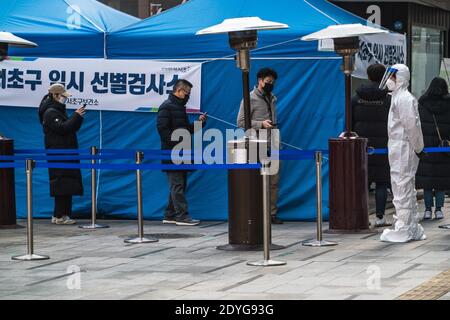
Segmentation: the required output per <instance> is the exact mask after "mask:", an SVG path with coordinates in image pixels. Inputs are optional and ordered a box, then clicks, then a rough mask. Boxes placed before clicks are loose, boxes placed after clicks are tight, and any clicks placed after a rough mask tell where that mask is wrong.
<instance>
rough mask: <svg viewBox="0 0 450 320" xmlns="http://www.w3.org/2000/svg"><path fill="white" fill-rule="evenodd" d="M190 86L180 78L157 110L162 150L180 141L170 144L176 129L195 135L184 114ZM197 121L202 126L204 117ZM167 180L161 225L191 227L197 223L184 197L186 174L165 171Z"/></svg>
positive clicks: (182, 171) (177, 171)
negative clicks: (165, 202)
mask: <svg viewBox="0 0 450 320" xmlns="http://www.w3.org/2000/svg"><path fill="white" fill-rule="evenodd" d="M191 89H192V84H191V83H190V82H189V81H187V80H183V79H180V80H178V81H177V82H176V83H175V85H174V87H173V93H171V94H170V95H169V98H168V99H167V100H166V101H164V102H163V104H162V105H161V106H160V107H159V110H158V120H157V124H156V125H157V128H158V132H159V135H160V137H161V149H162V150H172V149H173V148H174V147H175V146H176V145H177V144H178V143H179V142H178V141H172V133H173V132H174V131H175V130H177V129H186V130H188V131H189V132H190V133H191V134H192V133H194V124H192V123H189V118H188V115H187V113H186V103H187V102H188V100H189V97H190V94H191ZM199 121H201V122H202V126H204V125H205V121H206V115H203V114H202V115H200V117H199ZM163 163H166V164H167V163H172V162H171V161H170V160H163ZM166 174H167V178H168V181H169V190H170V192H169V200H168V205H167V208H166V211H165V213H164V219H163V223H171V224H176V225H182V226H186V225H187V226H193V225H197V224H199V223H200V221H199V220H194V219H192V218H191V217H190V215H189V212H188V203H187V200H186V196H185V191H186V184H187V171H185V170H167V171H166Z"/></svg>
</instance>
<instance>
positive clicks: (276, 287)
mask: <svg viewBox="0 0 450 320" xmlns="http://www.w3.org/2000/svg"><path fill="white" fill-rule="evenodd" d="M448 200H449V199H447V201H448ZM449 204H450V203H449V202H447V204H446V205H447V206H449ZM80 222H82V221H80ZM102 222H103V221H102ZM20 223H21V224H23V225H24V224H25V221H20ZM445 223H447V224H448V223H450V218H449V210H446V219H445V220H444V221H429V222H424V223H423V226H424V227H425V229H426V233H427V235H428V240H425V241H420V242H411V243H407V244H389V243H382V242H380V241H379V240H378V236H379V235H371V234H364V235H327V234H325V235H324V236H325V238H326V239H329V240H334V241H337V242H338V243H339V245H338V246H335V247H326V248H309V247H304V246H302V245H301V242H302V241H303V240H306V239H310V238H313V237H314V235H315V224H314V223H306V222H305V223H302V222H288V223H286V224H284V225H276V226H274V228H273V239H274V240H273V242H274V243H276V244H281V245H286V246H287V248H286V249H283V250H280V251H272V258H274V259H278V260H284V261H286V262H287V265H286V266H282V267H272V268H262V267H251V266H247V265H246V262H247V261H249V260H259V259H261V258H262V253H261V252H240V253H239V252H224V251H219V250H216V249H215V247H216V246H217V245H221V244H225V243H227V239H228V235H227V224H226V223H224V222H223V223H220V222H204V223H203V224H202V225H201V226H199V227H177V226H166V225H164V226H163V225H162V224H161V223H160V222H156V221H152V222H146V224H145V231H146V233H150V234H162V235H163V236H164V237H163V238H161V240H160V241H159V242H158V243H149V244H141V245H128V244H125V243H124V242H123V240H124V237H125V236H126V235H132V234H134V233H135V232H136V229H137V228H136V223H135V222H134V221H107V224H109V225H110V226H111V228H110V229H103V230H96V231H87V230H82V229H79V228H77V227H73V226H54V225H51V224H50V223H49V221H47V220H45V221H44V220H36V221H35V235H36V236H35V247H36V248H35V252H36V253H39V254H47V255H50V257H51V259H50V260H46V261H40V262H34V261H33V262H20V261H12V260H11V256H13V255H18V254H23V253H25V252H26V246H25V239H26V231H25V229H20V230H0V299H54V298H55V297H58V298H61V299H395V298H397V297H399V296H400V295H402V294H405V293H407V292H409V291H410V290H412V289H414V288H416V287H418V286H419V285H421V284H423V283H424V282H427V281H428V280H430V279H431V278H433V277H435V276H438V275H440V274H441V273H442V272H444V271H447V270H449V269H450V231H449V230H444V229H439V228H438V226H439V225H441V224H445ZM324 229H327V224H325V225H324ZM176 234H183V235H193V236H195V237H191V238H183V239H170V237H173V236H176ZM438 279H444V280H439V281H440V284H441V287H442V281H449V277H442V275H441V277H440V278H438ZM445 279H446V280H445ZM78 280H79V281H78ZM446 285H448V283H447V284H446ZM447 291H448V290H447ZM404 296H408V295H404ZM430 297H431V296H430ZM440 299H447V300H449V299H450V294H449V293H447V294H445V295H443V296H442V295H441V297H440Z"/></svg>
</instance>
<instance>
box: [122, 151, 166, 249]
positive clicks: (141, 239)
mask: <svg viewBox="0 0 450 320" xmlns="http://www.w3.org/2000/svg"><path fill="white" fill-rule="evenodd" d="M143 159H144V153H143V152H141V151H138V152H136V164H137V165H139V164H142V160H143ZM136 188H137V210H138V236H137V237H134V238H130V239H125V242H126V243H133V244H135V243H150V242H158V241H159V240H158V239H155V238H151V237H144V213H143V208H142V176H141V170H140V169H137V170H136Z"/></svg>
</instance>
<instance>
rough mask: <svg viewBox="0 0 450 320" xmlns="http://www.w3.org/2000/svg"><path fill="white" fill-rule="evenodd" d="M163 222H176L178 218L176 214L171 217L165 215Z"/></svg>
mask: <svg viewBox="0 0 450 320" xmlns="http://www.w3.org/2000/svg"><path fill="white" fill-rule="evenodd" d="M162 222H163V224H176V223H177V220H176V219H175V216H171V217H167V216H164V218H163V221H162Z"/></svg>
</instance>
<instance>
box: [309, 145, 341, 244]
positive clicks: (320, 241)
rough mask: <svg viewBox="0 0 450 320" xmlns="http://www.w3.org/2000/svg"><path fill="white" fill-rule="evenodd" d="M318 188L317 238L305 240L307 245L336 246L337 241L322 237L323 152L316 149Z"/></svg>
mask: <svg viewBox="0 0 450 320" xmlns="http://www.w3.org/2000/svg"><path fill="white" fill-rule="evenodd" d="M315 160H316V188H317V239H312V240H307V241H305V242H303V245H304V246H307V247H326V246H335V245H337V242H332V241H327V240H323V238H322V152H321V151H316V153H315Z"/></svg>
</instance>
